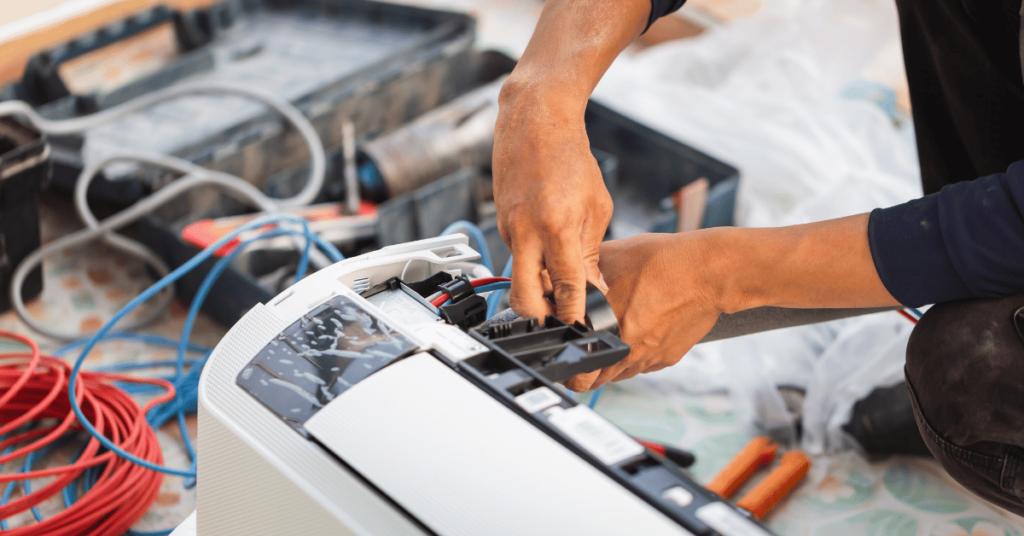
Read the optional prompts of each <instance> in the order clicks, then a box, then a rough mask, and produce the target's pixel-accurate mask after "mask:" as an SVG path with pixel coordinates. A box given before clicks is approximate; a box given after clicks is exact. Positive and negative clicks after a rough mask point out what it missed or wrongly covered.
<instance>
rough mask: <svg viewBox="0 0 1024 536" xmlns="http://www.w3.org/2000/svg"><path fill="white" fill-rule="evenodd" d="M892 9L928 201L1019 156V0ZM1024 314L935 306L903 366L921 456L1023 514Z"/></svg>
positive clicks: (1006, 307) (1009, 303) (999, 303)
mask: <svg viewBox="0 0 1024 536" xmlns="http://www.w3.org/2000/svg"><path fill="white" fill-rule="evenodd" d="M896 5H897V8H898V10H899V16H900V31H901V36H902V41H903V55H904V60H905V64H906V67H907V80H908V81H909V84H910V98H911V102H912V106H913V114H914V128H915V130H916V133H917V146H918V156H919V157H920V160H921V179H922V182H923V183H924V191H925V193H933V192H937V191H938V190H939V189H941V188H942V187H943V186H945V185H946V184H950V183H954V182H959V181H965V180H973V179H975V178H978V177H981V176H985V175H990V174H992V173H998V172H1001V171H1005V170H1006V168H1007V166H1009V165H1010V164H1011V163H1013V162H1015V161H1017V160H1022V159H1024V82H1022V80H1021V52H1022V48H1024V47H1022V45H1024V38H1022V33H1021V8H1022V5H1021V0H896ZM1022 268H1024V267H1022ZM1022 307H1024V297H1016V298H1007V299H1003V300H977V301H966V302H953V303H946V304H940V305H937V306H935V307H934V308H932V309H931V310H929V311H928V313H927V314H925V315H924V318H923V319H922V320H921V322H920V323H919V324H918V326H917V328H916V329H915V330H914V334H913V336H912V337H911V339H910V346H909V347H908V349H907V368H906V373H907V385H908V387H909V388H910V393H911V398H912V403H913V406H914V413H915V417H916V419H917V424H918V427H919V428H920V430H921V434H922V436H923V439H924V441H925V443H926V444H927V446H928V449H929V450H930V451H931V452H932V453H933V454H934V455H935V457H936V458H937V459H938V460H939V462H940V463H941V464H942V465H943V467H945V468H946V470H947V471H948V472H949V474H950V475H952V476H953V477H954V478H955V479H957V480H958V481H959V482H960V483H962V484H963V485H964V486H966V487H967V488H969V489H970V490H972V491H974V492H975V493H977V494H978V495H980V496H982V497H984V498H985V499H988V500H989V501H991V502H993V503H995V504H998V505H1000V506H1002V507H1004V508H1006V509H1008V510H1010V511H1013V512H1015V513H1017V514H1020V515H1024V338H1022V336H1021V333H1024V330H1022V329H1021V327H1022V326H1024V316H1022V315H1024V313H1022V311H1021V308H1022Z"/></svg>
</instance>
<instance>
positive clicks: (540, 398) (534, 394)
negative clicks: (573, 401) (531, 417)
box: [515, 387, 562, 413]
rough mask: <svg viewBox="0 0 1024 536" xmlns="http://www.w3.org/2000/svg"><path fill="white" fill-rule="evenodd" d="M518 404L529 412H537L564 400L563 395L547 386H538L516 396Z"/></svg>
mask: <svg viewBox="0 0 1024 536" xmlns="http://www.w3.org/2000/svg"><path fill="white" fill-rule="evenodd" d="M515 400H516V404H519V407H521V408H523V409H524V410H526V412H527V413H537V412H538V411H541V410H544V409H548V408H550V407H551V406H554V405H555V404H559V403H561V402H562V397H560V396H558V395H557V394H555V392H554V391H552V390H551V389H548V388H547V387H538V388H536V389H534V390H532V391H530V392H528V393H523V394H521V395H519V396H517V397H516V399H515Z"/></svg>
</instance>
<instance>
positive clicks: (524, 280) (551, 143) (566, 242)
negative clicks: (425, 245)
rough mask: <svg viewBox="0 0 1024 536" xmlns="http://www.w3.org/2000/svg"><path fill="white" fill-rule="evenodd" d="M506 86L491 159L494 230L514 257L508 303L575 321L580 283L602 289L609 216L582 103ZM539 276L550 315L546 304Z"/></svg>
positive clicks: (579, 315) (580, 307)
mask: <svg viewBox="0 0 1024 536" xmlns="http://www.w3.org/2000/svg"><path fill="white" fill-rule="evenodd" d="M509 80H510V82H507V83H506V85H505V87H504V88H503V89H502V95H501V102H500V112H499V115H498V121H497V124H496V125H495V136H494V158H493V170H494V202H495V206H496V208H497V212H498V230H499V231H500V232H501V237H502V238H503V239H504V240H505V243H506V244H508V245H509V248H510V249H511V250H512V255H513V257H514V261H513V265H512V281H513V284H512V291H511V294H510V296H509V301H510V304H511V305H512V309H514V310H515V311H516V312H517V313H519V315H520V316H523V317H525V318H529V317H539V318H541V319H543V318H544V315H547V314H552V313H553V314H555V315H556V316H557V317H558V318H559V319H561V320H563V321H566V322H573V321H582V320H583V316H584V313H585V312H586V307H585V295H586V283H587V281H590V282H591V283H593V284H595V285H596V286H597V287H598V288H601V289H602V290H604V289H607V286H606V285H605V284H604V280H603V279H602V277H601V271H600V269H599V268H598V257H599V255H600V251H601V239H602V238H603V237H604V233H605V230H606V229H607V227H608V222H609V220H610V219H611V215H612V199H611V196H610V195H609V194H608V190H607V188H605V185H604V180H603V179H602V177H601V171H600V169H599V168H598V166H597V162H596V161H595V160H594V157H593V155H592V153H591V152H590V142H589V140H588V138H587V133H586V131H585V129H584V124H583V110H584V108H585V106H586V99H585V98H584V99H583V100H582V101H581V102H576V101H569V100H560V99H559V98H558V97H555V96H550V95H538V94H536V93H534V92H530V91H521V90H520V88H519V87H517V86H516V82H515V81H514V80H513V79H512V78H510V79H509ZM577 100H578V99H577ZM545 269H546V270H547V274H548V275H549V276H550V287H549V288H550V289H551V290H552V293H553V297H554V301H555V303H557V307H556V306H553V305H552V304H551V302H550V301H548V299H546V298H545V283H547V281H545V277H544V275H543V274H542V272H543V271H544V270H545Z"/></svg>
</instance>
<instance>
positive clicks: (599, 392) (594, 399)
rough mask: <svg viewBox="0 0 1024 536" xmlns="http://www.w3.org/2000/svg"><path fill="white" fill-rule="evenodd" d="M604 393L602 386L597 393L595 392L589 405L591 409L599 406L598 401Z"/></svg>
mask: <svg viewBox="0 0 1024 536" xmlns="http://www.w3.org/2000/svg"><path fill="white" fill-rule="evenodd" d="M603 392H604V386H603V385H602V386H601V387H599V388H598V389H597V390H596V391H594V394H592V395H590V402H588V403H587V407H589V408H590V409H594V406H596V405H597V399H599V398H601V393H603Z"/></svg>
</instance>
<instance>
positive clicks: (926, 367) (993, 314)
mask: <svg viewBox="0 0 1024 536" xmlns="http://www.w3.org/2000/svg"><path fill="white" fill-rule="evenodd" d="M906 375H907V387H908V388H909V389H910V397H911V402H912V404H913V406H914V416H915V418H916V419H917V425H918V428H919V429H920V430H921V436H922V438H923V439H924V442H925V444H926V445H927V446H928V449H929V450H930V451H931V452H932V454H933V455H935V458H936V459H937V460H938V461H939V463H941V464H942V467H943V468H945V469H946V471H947V472H949V474H950V475H951V476H952V477H953V478H954V479H956V480H957V481H958V482H960V483H961V484H963V485H964V487H966V488H967V489H969V490H971V491H973V492H974V493H976V494H978V495H979V496H981V497H982V498H984V499H986V500H988V501H990V502H992V503H995V504H997V505H999V506H1002V507H1003V508H1006V509H1007V510H1009V511H1011V512H1014V513H1016V514H1018V515H1022V516H1024V296H1017V297H1013V298H1004V299H1000V300H967V301H959V302H949V303H943V304H939V305H936V306H935V307H933V308H931V309H930V310H928V312H927V313H925V315H924V317H923V318H922V319H921V321H920V322H919V323H918V325H917V327H916V328H915V329H914V332H913V334H912V335H911V337H910V344H909V345H908V347H907V367H906Z"/></svg>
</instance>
